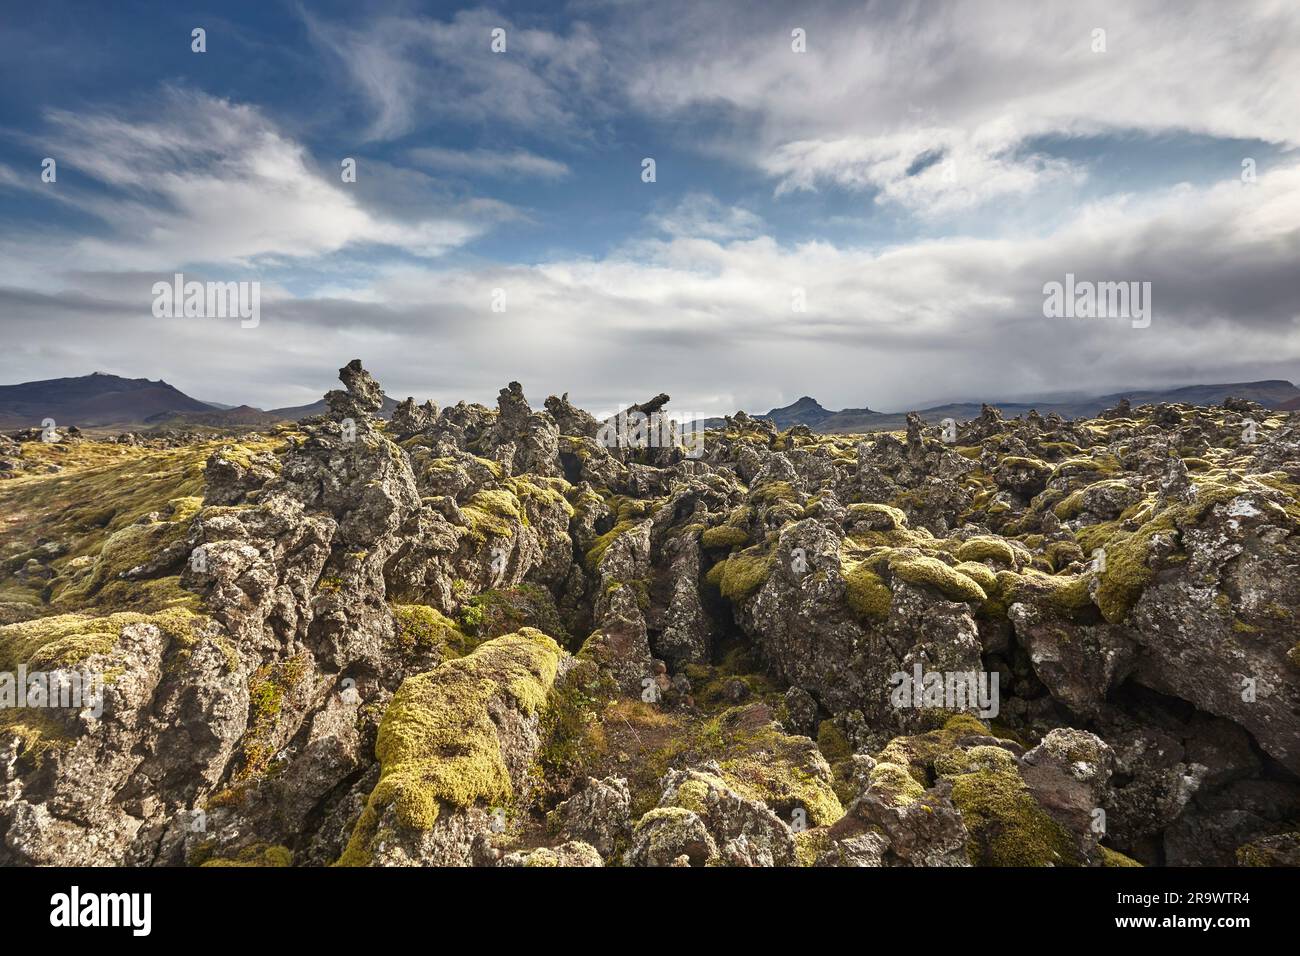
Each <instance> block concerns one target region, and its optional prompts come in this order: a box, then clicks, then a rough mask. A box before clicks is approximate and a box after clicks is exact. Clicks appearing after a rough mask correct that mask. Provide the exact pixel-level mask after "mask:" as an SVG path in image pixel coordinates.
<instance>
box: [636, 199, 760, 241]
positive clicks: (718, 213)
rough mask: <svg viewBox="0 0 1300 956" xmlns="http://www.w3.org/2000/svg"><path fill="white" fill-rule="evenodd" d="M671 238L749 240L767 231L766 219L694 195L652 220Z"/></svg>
mask: <svg viewBox="0 0 1300 956" xmlns="http://www.w3.org/2000/svg"><path fill="white" fill-rule="evenodd" d="M649 221H650V223H651V225H653V226H654V227H655V228H656V229H659V230H661V231H662V232H665V233H667V234H668V235H670V236H689V237H693V238H698V239H711V240H728V239H745V238H750V237H752V236H756V235H758V234H759V233H760V232H761V231H762V229H763V217H762V216H759V215H758V214H756V213H753V212H750V211H749V210H748V209H742V208H741V207H739V206H726V205H723V204H722V203H720V202H718V200H717V198H716V197H714V196H711V195H708V194H707V193H690V194H688V195H686V196H685V197H683V198H682V199H681V200H680V201H679V202H678V203H677V204H676V205H675V206H673V207H672V208H670V209H668V210H666V211H664V212H659V213H654V214H652V215H651V216H650V217H649Z"/></svg>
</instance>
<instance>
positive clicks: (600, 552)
mask: <svg viewBox="0 0 1300 956" xmlns="http://www.w3.org/2000/svg"><path fill="white" fill-rule="evenodd" d="M636 525H637V522H635V521H620V522H618V524H616V525H614V527H612V528H610V529H609V530H608V531H606V532H605V533H604V534H602V535H601V536H600V537H598V538H597V539H596V541H595V543H594V544H593V545H592V546H591V548H590V549H589V550H588V551H587V555H586V561H587V570H588V571H591V572H593V573H594V572H595V571H597V570H598V569H599V568H600V562H601V559H602V558H604V557H605V552H606V551H608V550H609V546H610V545H611V544H613V543H614V542H615V541H617V540H618V538H619V536H620V535H624V534H627V532H629V531H631V530H632V529H633V528H634V527H636Z"/></svg>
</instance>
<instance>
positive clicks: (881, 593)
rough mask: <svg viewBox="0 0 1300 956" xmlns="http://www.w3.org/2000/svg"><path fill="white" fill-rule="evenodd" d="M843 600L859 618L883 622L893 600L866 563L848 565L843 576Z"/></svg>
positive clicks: (891, 593)
mask: <svg viewBox="0 0 1300 956" xmlns="http://www.w3.org/2000/svg"><path fill="white" fill-rule="evenodd" d="M844 584H845V598H846V599H847V600H848V603H849V607H851V608H852V609H853V610H854V611H855V612H856V613H857V614H858V615H859V616H861V617H863V618H866V619H867V620H875V621H879V620H884V619H885V618H886V617H888V616H889V608H890V606H891V605H892V603H893V600H894V592H892V591H891V590H889V585H887V584H885V581H884V579H883V578H881V576H880V575H879V574H877V573H876V572H875V571H874V570H873V569H872V567H871V565H870V564H869V563H868V562H866V561H860V562H858V563H856V564H853V565H850V567H849V569H848V570H847V571H846V572H845V574H844Z"/></svg>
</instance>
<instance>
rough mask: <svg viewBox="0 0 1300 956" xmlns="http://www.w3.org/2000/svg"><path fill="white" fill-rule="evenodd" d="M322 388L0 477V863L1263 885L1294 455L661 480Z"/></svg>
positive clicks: (1254, 433) (1288, 696)
mask: <svg viewBox="0 0 1300 956" xmlns="http://www.w3.org/2000/svg"><path fill="white" fill-rule="evenodd" d="M340 380H341V381H342V383H343V386H344V387H343V388H342V389H339V390H334V391H331V392H330V393H329V394H328V395H326V398H325V402H326V406H325V407H326V408H328V412H327V413H326V414H324V415H322V416H319V417H316V418H311V419H306V420H304V421H302V422H300V423H298V424H297V425H296V426H293V427H278V428H276V429H275V430H273V431H272V432H269V433H268V434H266V435H250V436H245V437H244V438H242V439H240V440H239V441H228V440H221V439H212V438H210V437H203V436H197V435H188V436H173V437H171V438H167V439H150V440H149V441H141V440H139V439H136V438H133V437H132V436H123V438H122V439H119V440H116V441H111V442H110V441H97V440H90V439H87V438H86V437H85V436H82V435H77V434H70V435H65V436H61V440H60V441H57V442H51V441H43V440H42V435H41V434H40V432H39V430H34V431H29V432H25V433H16V434H13V435H11V436H7V437H5V438H4V440H3V441H2V442H0V459H2V460H0V465H2V466H3V470H4V471H5V473H6V474H8V475H9V476H10V478H9V480H7V481H5V482H3V483H0V507H2V508H3V513H4V514H5V516H6V536H5V539H4V542H3V550H2V551H0V864H60V863H62V864H126V865H182V864H189V865H239V866H249V865H289V864H293V865H330V864H338V865H348V866H361V865H364V866H387V865H412V866H426V865H477V866H599V865H632V866H638V865H651V866H659V865H662V866H696V865H732V866H794V865H822V866H970V865H976V866H981V865H1080V866H1096V865H1133V864H1134V862H1135V861H1136V862H1140V863H1143V864H1164V863H1170V864H1211V863H1212V864H1233V863H1239V864H1243V865H1282V864H1292V865H1293V864H1294V863H1295V862H1296V859H1297V850H1296V846H1297V840H1298V839H1300V837H1298V836H1297V833H1298V832H1300V645H1298V644H1297V640H1300V623H1298V622H1297V615H1298V614H1300V416H1297V415H1295V414H1290V415H1288V414H1284V413H1276V412H1269V411H1267V410H1266V409H1264V408H1262V407H1260V406H1257V405H1254V404H1253V403H1250V402H1246V401H1241V400H1231V401H1228V402H1225V404H1224V405H1223V406H1220V407H1205V406H1192V405H1171V404H1162V405H1158V406H1141V407H1136V408H1134V407H1131V406H1127V405H1120V406H1118V407H1116V408H1114V409H1111V410H1109V411H1107V412H1105V413H1103V414H1102V415H1101V416H1100V417H1098V418H1096V419H1090V420H1076V421H1067V420H1063V419H1061V418H1060V417H1058V416H1056V415H1047V416H1045V417H1044V416H1039V415H1037V414H1036V413H1030V414H1028V415H1026V416H1025V417H1023V418H1018V419H1013V420H1006V419H1004V418H1003V417H1002V416H1001V414H1000V413H999V412H998V411H997V410H996V409H993V408H990V407H987V406H986V407H985V408H984V409H983V411H982V413H981V414H980V415H979V417H977V418H976V419H974V420H972V421H969V422H966V423H964V424H961V425H959V426H958V427H957V428H956V429H955V435H954V434H953V433H952V431H951V430H949V429H945V428H943V427H931V426H927V425H926V424H925V423H924V422H922V421H921V419H920V418H918V417H916V416H909V418H908V420H907V422H906V430H905V431H902V432H899V433H897V434H895V433H880V434H875V435H871V436H865V437H863V436H844V435H815V434H813V433H812V432H811V431H810V430H809V429H808V428H807V427H806V426H805V425H802V424H796V425H795V426H793V427H791V428H789V429H787V430H784V431H780V430H778V428H777V427H776V426H775V425H774V424H772V423H771V422H768V421H762V420H756V419H752V418H750V417H749V416H747V415H745V414H744V413H739V414H737V415H735V416H734V417H731V418H728V419H726V420H725V422H724V427H722V428H720V429H717V430H713V431H710V432H709V433H708V435H707V437H706V440H705V442H704V445H703V449H702V454H697V453H696V452H697V451H699V449H688V448H686V447H684V446H683V445H682V444H681V443H680V442H681V437H682V430H681V429H680V426H678V425H677V424H676V423H671V422H669V421H668V419H667V417H666V416H667V414H668V413H667V411H666V408H667V406H668V404H669V399H668V396H666V395H658V396H655V397H653V398H651V399H649V400H647V401H645V402H641V403H638V404H634V405H632V406H630V409H631V410H632V411H635V412H639V413H641V414H643V415H645V416H649V417H650V418H649V420H650V421H652V422H654V423H656V425H657V424H658V423H660V422H661V421H662V422H664V423H667V424H668V427H665V428H658V427H656V428H653V429H649V430H647V431H641V432H637V431H635V430H633V431H630V432H629V430H628V429H626V428H624V427H622V425H621V424H619V425H618V426H617V427H612V426H611V423H610V422H600V421H598V420H597V419H595V418H594V417H593V416H591V415H589V414H587V413H586V412H584V411H582V410H581V409H578V408H575V407H574V406H573V405H572V404H571V403H570V402H569V401H568V398H567V396H562V397H558V398H557V397H554V396H552V397H551V398H548V399H547V400H546V402H545V406H544V410H542V411H534V410H533V409H532V407H531V406H530V405H529V403H528V401H527V399H526V397H525V394H524V390H523V388H522V387H521V386H520V385H519V384H518V383H510V385H509V386H507V387H506V388H504V389H502V390H501V393H500V395H499V397H498V402H497V408H496V409H495V410H494V409H489V408H486V407H484V406H481V405H467V404H465V403H459V404H457V405H454V406H449V407H447V408H442V409H439V408H438V407H436V406H434V405H433V404H432V403H426V404H425V405H423V406H417V405H416V404H415V402H414V400H413V399H408V400H407V401H405V402H402V403H400V404H398V405H397V407H396V409H395V410H394V412H393V414H392V417H391V419H390V420H388V421H382V420H380V419H378V418H376V417H375V413H376V412H377V411H379V410H380V409H381V408H382V406H383V392H382V389H381V388H380V386H379V383H378V382H376V381H375V380H374V379H373V378H372V377H371V376H370V374H369V373H368V372H366V371H365V369H364V368H363V367H362V366H361V363H360V362H358V361H353V362H351V363H349V364H348V365H347V366H346V367H345V368H343V369H341V370H340ZM665 436H666V440H665ZM20 668H21V669H22V670H24V671H25V672H28V673H41V674H46V675H54V676H55V677H57V679H58V680H60V681H71V680H73V679H76V680H82V681H85V682H86V683H87V685H91V684H93V682H94V681H95V680H102V688H103V689H102V696H100V697H97V698H94V699H93V700H91V701H90V703H89V704H87V703H86V702H85V701H82V702H81V703H80V704H78V705H77V706H59V707H51V706H45V705H44V704H43V703H41V702H39V701H33V700H31V699H23V700H18V699H16V698H15V699H11V700H10V701H9V702H8V703H6V702H5V699H4V697H3V694H4V690H5V685H4V682H3V677H4V675H6V674H7V675H15V674H16V673H17V672H18V671H19V669H20ZM9 686H10V687H11V688H12V687H13V679H12V676H11V680H10V685H9ZM11 693H12V690H11Z"/></svg>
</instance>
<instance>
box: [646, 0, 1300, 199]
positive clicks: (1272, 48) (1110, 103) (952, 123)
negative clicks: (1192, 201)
mask: <svg viewBox="0 0 1300 956" xmlns="http://www.w3.org/2000/svg"><path fill="white" fill-rule="evenodd" d="M747 12H748V16H747V17H746V18H745V20H744V22H743V24H742V23H741V22H740V21H739V20H737V21H735V22H732V21H727V27H726V29H725V31H723V30H721V29H720V27H719V21H720V20H725V19H726V17H725V14H720V13H719V10H718V8H717V7H716V6H714V5H710V6H709V7H708V8H707V9H706V8H704V7H698V6H697V7H691V6H689V5H685V4H682V5H678V6H677V7H675V8H674V9H673V10H672V11H671V12H669V11H665V10H663V9H662V8H656V10H655V12H654V14H653V15H652V14H650V13H646V14H644V15H642V16H641V17H640V18H639V19H637V20H636V21H635V22H634V23H632V24H629V25H628V27H627V31H626V32H627V35H628V36H630V37H632V38H635V39H634V40H629V41H627V44H626V51H625V53H626V55H628V56H633V57H638V59H637V61H636V62H635V63H634V64H631V65H630V66H629V68H628V69H627V70H626V71H625V73H624V75H625V76H626V77H627V78H628V83H627V92H628V95H629V97H630V98H631V100H632V102H633V103H634V104H635V105H636V106H637V107H638V108H639V109H641V110H644V111H646V112H648V113H650V114H653V115H665V116H672V117H676V118H683V117H687V116H690V115H692V114H693V113H694V112H696V111H699V110H707V111H711V115H712V114H714V113H716V112H717V111H718V110H719V109H724V108H725V109H726V110H727V111H729V114H730V115H731V116H732V118H733V121H732V122H731V123H727V124H718V125H717V130H716V131H715V132H714V133H713V134H712V139H713V141H712V143H711V146H712V148H713V149H715V150H719V151H722V152H723V153H725V154H726V155H728V156H730V157H731V158H732V159H733V160H735V161H738V162H742V163H752V164H753V165H755V166H757V167H758V168H759V169H762V170H763V171H765V172H767V173H768V174H770V175H771V176H772V177H773V178H774V179H775V180H776V182H777V184H778V189H779V190H786V191H788V190H790V189H799V188H803V189H807V188H814V187H815V186H817V185H818V184H822V183H825V184H835V185H838V186H844V187H849V188H854V187H860V188H872V189H879V190H881V191H882V193H883V198H884V199H885V200H886V201H892V202H896V203H900V204H902V205H904V206H907V207H910V208H916V209H918V210H919V211H921V212H923V213H927V214H931V213H935V212H944V211H950V210H955V209H961V208H967V207H968V206H970V205H972V204H978V203H985V202H987V201H989V200H996V199H999V198H1002V197H1005V196H1007V195H1015V194H1023V193H1025V192H1027V191H1029V190H1032V189H1034V188H1036V187H1037V186H1039V185H1041V184H1043V183H1044V182H1049V181H1052V180H1054V179H1056V178H1058V177H1060V176H1077V175H1078V174H1079V173H1078V171H1077V170H1071V169H1068V168H1066V167H1064V166H1063V165H1062V164H1059V163H1048V162H1046V161H1044V160H1043V159H1042V158H1041V157H1037V156H1034V155H1032V154H1028V155H1026V154H1024V152H1023V147H1024V145H1025V144H1026V143H1027V142H1029V141H1031V140H1032V139H1034V138H1035V137H1040V136H1046V135H1059V136H1067V137H1068V136H1079V135H1089V134H1105V133H1114V132H1129V131H1139V132H1144V133H1150V134H1160V133H1167V132H1191V133H1200V134H1206V135H1209V136H1213V137H1222V138H1241V139H1260V140H1265V141H1268V142H1272V143H1283V144H1288V145H1290V146H1296V145H1300V110H1297V109H1296V108H1295V107H1296V101H1295V93H1294V83H1293V82H1292V80H1291V78H1293V77H1295V76H1297V75H1300V42H1297V39H1298V38H1300V7H1297V6H1296V5H1295V4H1291V3H1279V2H1271V0H1260V2H1249V3H1239V4H1234V5H1233V6H1232V8H1231V10H1226V9H1225V8H1224V7H1223V5H1222V4H1221V3H1218V2H1211V0H1202V2H1189V3H1181V4H1177V5H1173V6H1156V5H1154V4H1147V3H1135V4H1116V3H1104V2H1077V3H1069V4H992V3H969V2H956V0H954V2H934V3H929V2H927V3H925V4H913V3H900V4H894V5H869V6H864V5H861V4H826V5H819V6H817V7H815V8H811V9H801V10H800V11H798V13H797V14H795V13H793V12H791V11H789V10H788V9H787V8H784V7H777V6H759V7H757V8H754V7H750V8H748V11H747ZM796 23H797V24H798V25H799V26H801V27H803V28H805V29H806V31H807V52H806V53H794V52H792V51H791V49H790V39H789V33H790V27H791V25H792V24H796ZM1098 28H1100V29H1104V30H1105V31H1106V52H1104V53H1094V52H1093V50H1092V43H1093V30H1094V29H1098ZM669 35H671V38H673V39H670V37H669ZM676 38H680V39H676ZM641 50H653V51H655V52H654V53H653V54H651V55H645V54H638V52H637V51H641ZM940 152H943V153H947V154H951V155H954V156H955V158H956V160H957V165H958V168H959V170H962V171H963V172H962V174H961V177H960V178H959V179H958V181H957V183H955V184H953V183H949V182H947V181H944V180H936V176H937V172H936V173H934V174H927V175H925V176H921V177H909V176H908V175H907V170H908V168H909V166H910V165H911V164H912V163H913V162H914V161H915V160H916V159H917V158H918V157H921V156H924V155H926V154H934V153H940Z"/></svg>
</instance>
